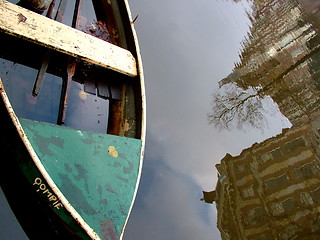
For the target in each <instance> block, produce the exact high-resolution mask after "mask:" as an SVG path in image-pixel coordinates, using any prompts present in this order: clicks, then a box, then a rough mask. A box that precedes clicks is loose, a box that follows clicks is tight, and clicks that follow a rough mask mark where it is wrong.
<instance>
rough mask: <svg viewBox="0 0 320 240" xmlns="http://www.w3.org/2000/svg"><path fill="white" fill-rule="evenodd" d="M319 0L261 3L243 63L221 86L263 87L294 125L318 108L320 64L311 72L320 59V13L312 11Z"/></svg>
mask: <svg viewBox="0 0 320 240" xmlns="http://www.w3.org/2000/svg"><path fill="white" fill-rule="evenodd" d="M316 2H317V3H314V2H310V1H309V0H308V1H306V2H304V4H303V5H301V4H299V1H298V0H281V1H279V0H270V1H255V2H254V3H253V12H252V16H250V19H251V22H252V27H251V29H250V33H249V34H248V37H247V39H246V40H245V41H244V42H243V43H242V45H243V50H242V52H241V55H240V59H241V61H240V63H237V64H236V66H235V68H234V70H233V72H232V73H231V74H230V75H229V76H228V77H227V78H225V79H223V80H222V81H221V82H220V84H221V85H223V84H226V83H228V82H234V83H236V84H237V85H238V86H239V87H241V88H243V89H246V88H248V87H250V86H254V87H256V86H259V87H262V91H261V92H262V94H264V95H269V96H271V98H272V99H273V100H274V101H275V102H276V103H277V104H278V105H279V108H280V110H281V112H282V113H283V114H284V115H285V116H286V117H287V118H288V119H289V120H290V121H291V123H292V124H297V123H299V122H302V121H303V118H305V117H306V116H307V117H310V116H309V114H310V112H314V111H318V110H319V106H320V104H319V100H320V82H319V80H318V79H319V78H318V76H319V72H320V71H319V70H320V68H319V67H320V65H319V64H318V65H319V67H317V68H313V69H312V71H310V64H312V63H311V62H312V61H314V62H315V63H316V62H317V60H316V59H318V58H320V38H319V35H318V34H317V33H318V25H319V24H318V25H317V24H315V23H316V22H317V23H318V22H319V21H317V19H319V14H317V11H311V10H310V8H311V7H317V8H315V9H314V10H316V9H318V8H319V5H320V4H319V1H316ZM304 8H306V10H305V9H304ZM302 90H303V91H302Z"/></svg>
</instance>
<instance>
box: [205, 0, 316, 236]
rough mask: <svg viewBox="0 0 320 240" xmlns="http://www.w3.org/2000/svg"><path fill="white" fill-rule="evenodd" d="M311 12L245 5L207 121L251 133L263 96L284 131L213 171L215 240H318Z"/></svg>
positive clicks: (289, 0) (309, 5)
mask: <svg viewBox="0 0 320 240" xmlns="http://www.w3.org/2000/svg"><path fill="white" fill-rule="evenodd" d="M319 10H320V1H315V0H278V1H277V0H273V1H272V0H270V1H253V2H252V13H250V14H248V16H249V18H250V20H251V23H252V26H251V29H250V33H249V34H248V37H247V39H246V40H245V41H243V43H242V45H243V50H242V52H241V56H240V62H239V63H236V64H235V68H234V70H233V72H232V73H231V74H230V75H229V76H228V77H227V78H225V79H223V80H222V81H220V86H221V88H220V90H219V91H220V92H218V93H216V95H215V96H216V97H215V99H214V103H213V104H214V106H213V107H214V108H213V110H214V111H216V112H213V113H212V114H211V115H210V116H209V118H210V121H211V122H212V123H213V124H215V125H217V126H222V127H228V126H230V124H232V123H233V122H234V121H238V125H239V126H241V124H243V123H245V122H246V121H248V122H249V124H251V125H255V124H256V125H259V124H257V121H256V119H255V118H256V117H258V122H259V121H260V119H261V117H262V113H263V111H264V110H263V109H261V108H262V106H263V105H262V104H260V103H259V101H260V102H261V100H262V99H263V98H264V97H265V96H270V97H271V98H272V100H273V101H274V102H275V103H276V104H277V105H278V107H279V110H280V111H281V113H282V114H283V115H284V116H286V117H287V118H288V119H289V121H290V122H291V124H292V127H291V128H289V129H284V130H283V131H282V133H280V134H279V135H277V136H275V137H272V138H269V139H267V140H265V141H264V142H262V143H256V144H254V145H253V146H252V147H250V148H248V149H245V150H243V151H242V153H241V154H240V155H239V156H236V157H233V156H231V155H230V154H227V155H226V156H225V157H224V158H223V159H222V160H221V163H220V164H218V165H217V166H216V167H217V169H218V172H219V180H218V183H217V186H216V189H215V192H212V193H211V195H210V196H214V201H215V202H216V204H217V209H218V228H219V230H220V232H221V236H222V238H223V239H256V240H258V239H259V240H265V239H319V238H320V208H319V206H320V162H319V161H320V150H319V144H320V104H319V99H320V80H319V77H320V71H319V70H320V64H319V62H320V61H319V59H320V51H319V50H320V48H319V47H320V38H319V20H320V11H319ZM222 86H223V87H222ZM223 101H228V102H223ZM250 121H251V122H250ZM205 197H206V196H205ZM205 200H206V199H205Z"/></svg>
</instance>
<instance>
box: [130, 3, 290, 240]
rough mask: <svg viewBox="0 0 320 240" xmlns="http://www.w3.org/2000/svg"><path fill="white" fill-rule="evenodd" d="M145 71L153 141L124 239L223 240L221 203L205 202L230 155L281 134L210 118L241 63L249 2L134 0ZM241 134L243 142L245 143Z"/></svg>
mask: <svg viewBox="0 0 320 240" xmlns="http://www.w3.org/2000/svg"><path fill="white" fill-rule="evenodd" d="M130 5H131V9H132V12H133V15H134V16H135V15H136V14H139V19H138V21H137V22H136V23H135V26H136V29H137V32H138V36H139V42H140V47H141V51H142V58H143V63H144V69H145V79H146V90H147V91H146V92H147V117H148V121H147V146H146V154H145V160H144V169H143V174H142V179H141V185H140V188H139V192H138V196H137V201H136V203H135V205H134V208H133V212H132V215H131V217H130V219H129V223H128V226H127V229H126V232H125V239H128V240H129V239H150V238H152V239H219V238H220V233H219V231H218V229H217V228H216V208H215V206H214V205H206V204H204V203H203V202H200V201H199V200H200V198H201V197H202V193H201V190H202V189H204V190H212V189H213V188H214V186H215V184H216V181H217V178H216V176H217V172H216V169H215V166H214V165H215V164H217V163H218V162H220V160H221V159H222V158H223V156H224V155H225V154H226V153H227V152H229V153H232V154H239V153H240V152H241V150H242V149H243V148H246V147H249V146H250V145H252V144H253V143H254V142H259V141H262V140H264V139H265V138H268V137H270V136H274V135H275V134H277V133H279V132H280V131H281V129H282V127H284V126H286V124H287V123H284V122H283V121H281V120H279V119H278V118H277V117H278V116H272V115H270V116H267V118H268V120H269V125H268V126H267V127H266V129H264V131H258V132H257V131H256V130H254V129H250V128H248V129H246V130H245V131H242V130H239V129H233V130H232V131H231V132H226V131H224V132H219V131H218V130H217V129H215V128H214V127H213V126H210V125H209V124H208V121H207V114H208V112H209V111H210V107H211V106H210V103H211V94H212V93H213V92H215V91H216V90H217V88H218V82H219V81H220V80H222V79H223V78H225V77H226V76H228V75H229V73H230V72H231V71H232V69H233V67H234V62H237V61H239V56H238V54H239V53H240V49H241V41H242V40H243V39H244V37H245V36H246V34H247V32H248V30H249V26H250V21H249V19H248V18H247V14H246V11H250V6H249V5H250V4H249V3H248V2H246V1H244V2H240V3H237V4H235V3H234V2H232V1H202V0H201V1H197V2H194V1H189V0H188V1H180V0H177V1H161V2H158V1H147V2H145V1H142V0H131V1H130ZM239 139H241V140H240V141H239Z"/></svg>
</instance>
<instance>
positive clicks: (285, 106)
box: [2, 0, 320, 240]
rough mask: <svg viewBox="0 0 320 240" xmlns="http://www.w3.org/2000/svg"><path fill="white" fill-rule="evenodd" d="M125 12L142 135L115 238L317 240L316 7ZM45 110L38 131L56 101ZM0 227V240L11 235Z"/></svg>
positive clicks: (314, 3) (234, 5)
mask: <svg viewBox="0 0 320 240" xmlns="http://www.w3.org/2000/svg"><path fill="white" fill-rule="evenodd" d="M130 5H131V7H132V10H133V13H134V16H135V15H136V14H139V19H138V20H137V22H136V23H135V25H136V29H137V31H138V36H139V40H140V47H141V51H142V58H143V60H144V69H145V77H146V88H147V97H148V98H147V102H148V110H147V116H148V125H147V128H148V135H147V143H146V154H145V160H144V169H143V174H142V179H141V184H140V188H139V192H138V195H137V200H136V203H135V206H134V208H133V211H132V215H131V217H130V219H129V222H128V226H127V229H126V231H125V234H124V239H126V240H131V239H133V240H135V239H139V240H141V239H159V240H162V239H251V240H253V239H254V240H269V239H270V240H271V239H320V208H319V207H320V162H319V161H320V159H319V157H320V149H319V143H320V117H319V114H320V111H319V110H320V104H319V100H320V71H319V70H320V51H319V50H320V48H319V47H320V36H319V27H320V25H319V22H320V21H319V20H320V11H319V10H320V1H318V0H268V1H267V0H265V1H223V0H219V1H211V2H210V3H208V2H207V1H202V0H200V1H199V2H197V3H193V2H192V1H189V0H188V1H180V0H177V1H169V0H168V1H161V2H157V1H148V2H145V1H143V0H131V1H130ZM66 21H67V20H66ZM7 68H12V69H14V71H12V73H8V74H13V73H14V74H17V75H19V74H20V73H19V72H21V71H23V72H26V74H29V75H30V76H31V75H32V79H34V75H35V73H34V72H33V71H35V70H24V68H25V67H24V66H19V68H20V70H19V68H18V67H17V66H15V65H13V64H11V65H10V63H6V65H5V67H4V68H3V69H7ZM28 69H29V68H28ZM30 69H31V68H30ZM6 72H7V71H6ZM48 78H52V80H51V81H47V82H48V83H49V82H50V84H52V85H54V86H55V87H54V88H53V89H55V88H56V89H57V92H59V88H60V87H61V80H60V79H61V78H59V77H56V76H51V75H48ZM17 81H19V77H17ZM26 84H27V83H26ZM74 84H75V85H76V86H75V87H74V89H78V88H79V89H78V90H75V94H74V95H75V96H80V97H81V95H79V94H78V93H79V91H83V89H81V87H83V86H81V84H80V85H79V83H76V82H75V83H74ZM29 88H30V87H29ZM46 88H52V86H47V87H46V86H44V89H43V91H44V92H45V91H46V90H45V89H46ZM20 91H23V89H19V90H15V89H13V90H12V94H19V95H23V94H20ZM26 99H27V100H28V99H29V101H25V104H26V109H31V106H34V105H32V104H34V102H33V101H32V98H28V96H26ZM80 99H81V98H80ZM46 101H49V102H50V104H46V105H45V106H44V105H41V100H39V101H38V102H37V104H39V106H42V107H39V108H38V109H40V110H39V114H40V115H41V116H42V117H43V118H45V119H48V120H44V121H49V122H50V121H51V120H50V119H55V116H56V113H55V112H56V111H57V103H56V102H55V99H46ZM91 101H95V100H94V99H93V100H91ZM80 103H82V102H81V101H80ZM42 109H43V110H42ZM48 109H49V110H48ZM43 113H46V114H49V115H48V116H47V115H44V114H43ZM25 114H27V113H25ZM86 114H87V113H86ZM50 115H52V116H50ZM92 115H97V114H96V113H92ZM52 121H55V120H52ZM94 121H98V119H95V120H94ZM104 126H105V125H104ZM255 142H257V143H255ZM202 190H205V191H206V192H207V194H206V195H205V199H204V200H205V201H207V202H211V203H212V202H213V204H206V203H205V202H203V201H199V200H200V198H202V197H203V196H202V193H201V191H202ZM3 211H4V212H5V214H7V213H6V209H4V210H3ZM8 219H11V218H10V217H9V216H8ZM2 224H3V225H4V224H5V223H4V222H3V223H2ZM8 225H10V226H11V227H5V228H6V229H8V231H3V236H4V237H3V238H2V239H12V237H8V236H10V234H12V235H11V236H13V235H14V234H17V236H18V234H20V233H21V231H20V232H19V231H18V230H15V229H16V228H15V227H12V226H14V224H13V223H11V222H10V223H9V224H8ZM9 230H11V231H9ZM19 239H22V237H19Z"/></svg>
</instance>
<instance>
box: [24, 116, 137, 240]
mask: <svg viewBox="0 0 320 240" xmlns="http://www.w3.org/2000/svg"><path fill="white" fill-rule="evenodd" d="M20 123H21V125H22V126H23V129H24V131H25V133H26V135H27V137H28V139H29V141H30V143H31V145H32V146H33V148H34V150H35V152H36V154H37V155H38V157H39V159H40V160H41V163H42V164H43V166H44V168H45V169H46V171H47V173H48V174H49V176H50V177H51V178H52V180H53V182H54V183H55V184H56V185H57V187H58V188H59V190H60V191H61V193H62V194H63V195H64V196H65V197H66V199H67V200H68V201H69V202H70V204H71V205H72V207H73V208H74V209H75V211H77V212H78V213H79V215H80V216H81V217H82V218H83V220H84V221H85V222H86V223H87V224H88V225H89V226H92V228H93V229H94V230H95V232H96V233H97V234H98V236H101V238H102V239H109V238H110V237H111V238H110V239H118V238H119V236H120V235H121V233H122V231H123V227H124V225H125V222H126V220H127V217H128V213H129V210H130V207H131V202H132V199H133V198H134V194H135V188H136V183H137V180H138V176H139V168H140V155H141V147H142V145H141V140H138V139H132V138H125V137H118V136H112V135H106V134H98V133H92V132H86V131H80V130H75V129H71V128H66V127H59V126H56V125H51V124H46V123H40V122H35V121H30V120H26V119H20ZM43 181H44V179H43V178H42V177H41V176H38V177H36V178H34V179H33V187H34V189H35V191H37V192H39V194H44V195H46V196H47V201H48V204H49V205H51V207H53V208H55V211H59V210H60V209H61V208H64V206H63V204H62V203H61V202H57V199H56V197H54V196H53V195H51V194H50V193H52V192H50V191H47V192H46V190H47V187H44V186H42V183H43Z"/></svg>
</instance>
